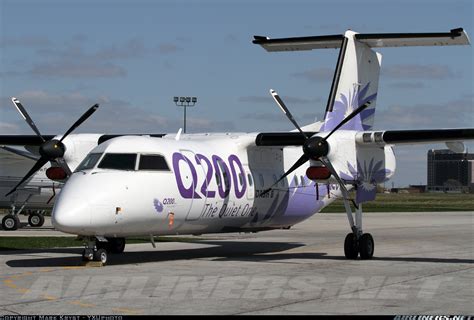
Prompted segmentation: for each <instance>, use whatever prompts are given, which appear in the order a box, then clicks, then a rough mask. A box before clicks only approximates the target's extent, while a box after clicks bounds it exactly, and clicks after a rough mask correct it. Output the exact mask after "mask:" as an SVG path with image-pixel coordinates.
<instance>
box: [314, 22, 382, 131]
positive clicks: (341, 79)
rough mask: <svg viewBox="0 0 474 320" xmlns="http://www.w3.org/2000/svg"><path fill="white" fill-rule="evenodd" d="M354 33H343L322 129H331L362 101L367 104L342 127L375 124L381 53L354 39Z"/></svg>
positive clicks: (362, 127) (359, 128) (350, 128)
mask: <svg viewBox="0 0 474 320" xmlns="http://www.w3.org/2000/svg"><path fill="white" fill-rule="evenodd" d="M356 34H357V33H355V32H353V31H347V32H346V33H345V34H344V40H343V41H342V44H341V49H340V50H341V51H340V53H339V59H338V63H337V67H336V71H335V74H334V79H333V84H332V87H331V92H330V94H329V99H328V104H327V108H326V115H325V119H324V124H323V126H322V127H321V131H331V130H332V129H334V127H335V126H337V125H338V124H339V123H340V122H341V121H342V120H343V119H344V118H345V117H347V116H348V115H349V114H350V113H351V112H352V111H354V110H355V109H357V108H358V107H360V106H362V105H364V104H368V107H367V108H366V109H365V110H364V111H363V112H362V113H361V114H359V115H357V116H356V117H355V118H354V119H352V120H351V121H349V122H348V123H347V124H345V125H344V126H343V127H342V129H343V130H370V129H371V128H372V126H373V124H374V114H375V104H376V99H377V90H378V83H379V75H380V65H381V61H382V55H381V54H380V53H377V52H375V51H373V50H372V49H371V48H370V47H369V46H368V45H366V44H364V43H362V42H360V41H358V40H356V38H355V35H356Z"/></svg>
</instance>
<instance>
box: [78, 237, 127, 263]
mask: <svg viewBox="0 0 474 320" xmlns="http://www.w3.org/2000/svg"><path fill="white" fill-rule="evenodd" d="M124 249H125V238H100V239H98V238H88V239H87V240H86V242H85V248H84V251H82V260H83V261H99V262H102V265H106V264H107V261H108V254H109V253H122V252H123V251H124Z"/></svg>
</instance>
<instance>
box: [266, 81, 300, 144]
mask: <svg viewBox="0 0 474 320" xmlns="http://www.w3.org/2000/svg"><path fill="white" fill-rule="evenodd" d="M270 94H271V95H272V97H273V99H274V100H275V102H276V103H277V104H278V106H279V107H280V109H281V111H283V113H284V114H285V115H286V117H287V118H288V119H289V120H290V121H291V123H293V125H294V126H295V128H296V129H298V131H299V132H301V134H302V135H303V136H304V137H305V138H306V139H308V137H307V136H306V134H305V133H304V132H303V130H301V128H300V126H299V125H298V123H297V122H296V120H295V118H293V115H292V114H291V112H290V110H289V109H288V108H287V107H286V105H285V103H284V102H283V100H281V98H280V96H279V95H278V93H277V92H276V91H275V90H273V89H270Z"/></svg>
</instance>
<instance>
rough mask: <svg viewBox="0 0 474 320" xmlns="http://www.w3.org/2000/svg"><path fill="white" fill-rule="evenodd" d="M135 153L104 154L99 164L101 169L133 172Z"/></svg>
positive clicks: (135, 159)
mask: <svg viewBox="0 0 474 320" xmlns="http://www.w3.org/2000/svg"><path fill="white" fill-rule="evenodd" d="M136 161H137V154H136V153H106V154H105V155H104V158H103V159H102V161H101V162H100V163H99V166H98V167H99V168H101V169H115V170H135V163H136Z"/></svg>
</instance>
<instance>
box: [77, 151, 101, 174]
mask: <svg viewBox="0 0 474 320" xmlns="http://www.w3.org/2000/svg"><path fill="white" fill-rule="evenodd" d="M101 156H102V153H89V154H88V155H87V157H85V158H84V160H82V162H81V163H80V164H79V165H78V166H77V169H76V171H82V170H89V169H92V168H94V167H95V165H96V164H97V161H99V159H100V157H101Z"/></svg>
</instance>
